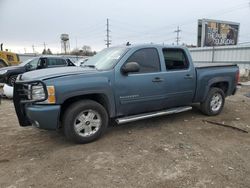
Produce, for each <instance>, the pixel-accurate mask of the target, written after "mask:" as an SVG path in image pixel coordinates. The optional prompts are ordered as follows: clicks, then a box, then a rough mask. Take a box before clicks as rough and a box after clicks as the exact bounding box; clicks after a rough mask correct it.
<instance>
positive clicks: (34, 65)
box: [26, 58, 39, 70]
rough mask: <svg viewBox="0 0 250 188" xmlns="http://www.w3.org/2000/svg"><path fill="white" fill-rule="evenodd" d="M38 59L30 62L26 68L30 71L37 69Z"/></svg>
mask: <svg viewBox="0 0 250 188" xmlns="http://www.w3.org/2000/svg"><path fill="white" fill-rule="evenodd" d="M38 60H39V59H38V58H34V59H32V60H30V61H29V62H28V63H27V64H26V66H28V67H29V69H30V70H35V69H36V68H37V64H38Z"/></svg>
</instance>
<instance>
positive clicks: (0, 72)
mask: <svg viewBox="0 0 250 188" xmlns="http://www.w3.org/2000/svg"><path fill="white" fill-rule="evenodd" d="M6 72H8V71H7V70H0V74H5V73H6Z"/></svg>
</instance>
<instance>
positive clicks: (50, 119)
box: [25, 104, 61, 130]
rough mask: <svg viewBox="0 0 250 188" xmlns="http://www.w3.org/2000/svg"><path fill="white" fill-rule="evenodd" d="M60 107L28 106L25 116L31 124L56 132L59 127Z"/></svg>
mask: <svg viewBox="0 0 250 188" xmlns="http://www.w3.org/2000/svg"><path fill="white" fill-rule="evenodd" d="M60 109H61V106H60V105H38V104H33V105H27V106H25V114H26V116H27V118H28V120H29V122H30V124H32V125H34V126H36V127H38V128H41V129H48V130H56V129H57V128H58V127H59V116H60Z"/></svg>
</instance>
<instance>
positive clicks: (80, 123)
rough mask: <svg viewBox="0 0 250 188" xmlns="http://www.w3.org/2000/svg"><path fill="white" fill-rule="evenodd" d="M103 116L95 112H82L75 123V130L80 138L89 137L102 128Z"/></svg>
mask: <svg viewBox="0 0 250 188" xmlns="http://www.w3.org/2000/svg"><path fill="white" fill-rule="evenodd" d="M101 123H102V122H101V116H100V114H99V113H98V112H96V111H94V110H85V111H83V112H81V113H80V114H79V115H78V116H77V117H76V118H75V121H74V129H75V131H76V133H77V134H78V135H79V136H82V137H89V136H91V135H93V134H95V133H96V132H97V131H98V130H99V129H100V127H101Z"/></svg>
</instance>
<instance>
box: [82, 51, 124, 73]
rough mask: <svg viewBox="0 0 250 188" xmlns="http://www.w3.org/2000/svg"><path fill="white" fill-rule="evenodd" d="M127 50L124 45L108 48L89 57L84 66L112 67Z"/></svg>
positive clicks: (103, 68)
mask: <svg viewBox="0 0 250 188" xmlns="http://www.w3.org/2000/svg"><path fill="white" fill-rule="evenodd" d="M126 51H127V48H124V47H115V48H106V49H104V50H102V51H101V52H99V53H97V54H96V55H95V56H93V57H91V58H89V59H88V61H86V63H84V65H83V66H89V67H95V68H96V69H97V70H109V69H112V68H113V67H114V66H115V64H116V63H117V61H118V60H119V59H120V58H121V57H122V56H123V55H124V54H125V52H126Z"/></svg>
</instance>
